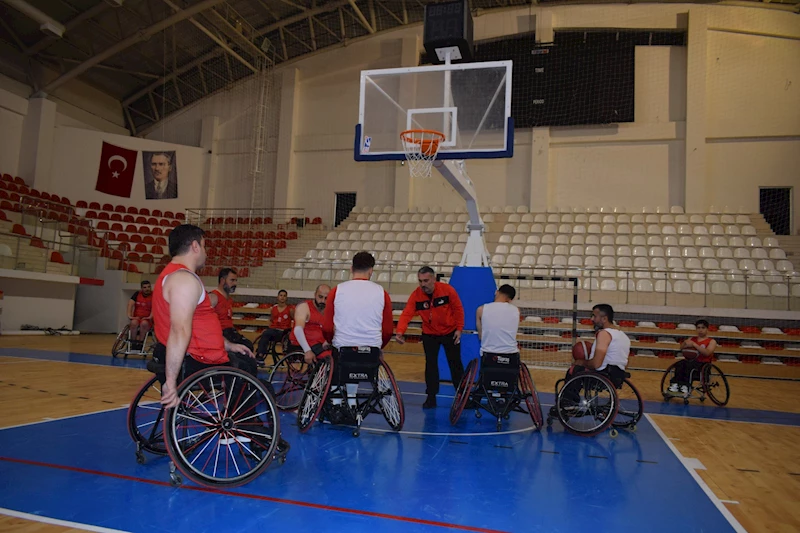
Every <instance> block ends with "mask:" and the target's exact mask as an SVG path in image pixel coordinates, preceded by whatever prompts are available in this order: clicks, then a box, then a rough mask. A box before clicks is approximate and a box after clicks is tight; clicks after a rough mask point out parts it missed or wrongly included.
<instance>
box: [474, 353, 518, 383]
mask: <svg viewBox="0 0 800 533" xmlns="http://www.w3.org/2000/svg"><path fill="white" fill-rule="evenodd" d="M519 365H520V358H519V353H513V354H495V353H484V354H483V355H482V356H481V375H482V376H483V378H482V379H483V386H484V387H485V388H486V389H487V390H496V391H501V392H503V391H508V390H514V389H516V387H517V380H518V379H519Z"/></svg>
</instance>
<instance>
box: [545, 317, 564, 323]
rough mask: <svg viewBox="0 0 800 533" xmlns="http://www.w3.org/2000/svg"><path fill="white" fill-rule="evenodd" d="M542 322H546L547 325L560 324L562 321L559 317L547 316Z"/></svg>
mask: <svg viewBox="0 0 800 533" xmlns="http://www.w3.org/2000/svg"><path fill="white" fill-rule="evenodd" d="M542 322H544V323H545V324H558V323H559V322H561V319H560V318H558V317H557V316H547V317H544V319H543V320H542Z"/></svg>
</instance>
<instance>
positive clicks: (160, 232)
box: [150, 228, 164, 235]
mask: <svg viewBox="0 0 800 533" xmlns="http://www.w3.org/2000/svg"><path fill="white" fill-rule="evenodd" d="M150 235H164V230H162V229H161V228H153V229H151V230H150Z"/></svg>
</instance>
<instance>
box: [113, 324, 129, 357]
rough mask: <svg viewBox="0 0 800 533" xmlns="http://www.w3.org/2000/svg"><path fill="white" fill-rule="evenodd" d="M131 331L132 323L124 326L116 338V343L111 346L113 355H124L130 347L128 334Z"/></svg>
mask: <svg viewBox="0 0 800 533" xmlns="http://www.w3.org/2000/svg"><path fill="white" fill-rule="evenodd" d="M130 331H131V326H130V324H128V325H126V326H125V327H124V328H122V331H120V332H119V335H117V338H116V339H114V345H113V346H112V347H111V357H118V356H120V355H124V354H125V352H126V351H127V348H128V334H129V333H130Z"/></svg>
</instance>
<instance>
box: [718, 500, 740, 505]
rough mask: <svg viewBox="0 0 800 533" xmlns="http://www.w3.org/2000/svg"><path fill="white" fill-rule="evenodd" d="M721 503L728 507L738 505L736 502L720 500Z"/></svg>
mask: <svg viewBox="0 0 800 533" xmlns="http://www.w3.org/2000/svg"><path fill="white" fill-rule="evenodd" d="M720 501H721V502H722V503H727V504H728V505H739V502H737V501H736V500H720Z"/></svg>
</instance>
